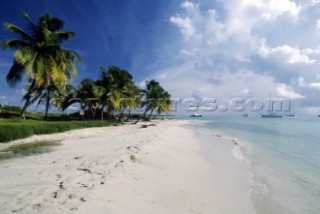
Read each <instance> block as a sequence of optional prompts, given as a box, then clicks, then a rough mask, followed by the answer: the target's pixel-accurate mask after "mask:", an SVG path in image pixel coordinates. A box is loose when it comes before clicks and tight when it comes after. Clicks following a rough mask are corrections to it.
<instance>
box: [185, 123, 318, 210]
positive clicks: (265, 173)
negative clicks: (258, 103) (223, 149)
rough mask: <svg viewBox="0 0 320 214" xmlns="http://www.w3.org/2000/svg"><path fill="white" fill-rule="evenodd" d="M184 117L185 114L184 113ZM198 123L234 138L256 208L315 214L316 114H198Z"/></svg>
mask: <svg viewBox="0 0 320 214" xmlns="http://www.w3.org/2000/svg"><path fill="white" fill-rule="evenodd" d="M188 119H189V118H188ZM197 119H199V118H197ZM201 120H203V121H206V123H200V124H198V126H204V127H207V128H210V129H212V130H214V131H215V132H219V133H222V134H224V135H228V136H230V137H232V138H236V139H237V142H238V143H239V144H240V145H241V148H239V149H238V150H237V149H234V150H232V153H233V154H234V155H235V156H236V157H237V158H239V159H241V158H246V160H247V161H248V164H250V168H251V171H252V174H251V176H250V178H249V182H250V185H251V197H252V201H253V204H254V206H255V209H256V211H257V213H263V214H278V213H281V214H282V213H290V214H291V213H293V214H296V213H297V214H298V213H299V214H300V213H308V214H313V213H314V214H315V213H319V210H320V203H319V201H320V118H317V117H315V118H311V117H290V118H289V117H288V118H287V117H285V118H269V119H268V118H260V117H203V118H201Z"/></svg>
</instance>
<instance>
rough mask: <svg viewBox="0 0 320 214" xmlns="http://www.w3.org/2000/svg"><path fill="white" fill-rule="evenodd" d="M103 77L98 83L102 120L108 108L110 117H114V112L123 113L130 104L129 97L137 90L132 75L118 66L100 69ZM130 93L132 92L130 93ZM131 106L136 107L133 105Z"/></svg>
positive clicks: (97, 92)
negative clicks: (104, 111)
mask: <svg viewBox="0 0 320 214" xmlns="http://www.w3.org/2000/svg"><path fill="white" fill-rule="evenodd" d="M100 70H101V75H100V78H99V79H98V80H97V81H96V85H97V87H96V89H95V91H96V94H97V95H98V96H99V98H100V104H101V119H103V110H104V108H105V107H107V114H108V116H109V117H110V116H112V113H113V112H114V111H121V110H122V109H123V108H125V107H127V106H128V105H129V104H130V103H129V97H130V98H132V97H131V96H133V95H132V93H133V90H136V89H135V88H134V87H133V86H134V82H133V77H132V75H131V74H130V73H129V72H127V71H126V70H123V69H121V68H119V67H116V66H111V67H110V68H108V69H106V68H104V67H102V66H101V67H100ZM129 91H130V92H129ZM130 105H131V106H134V105H133V104H132V103H131V104H130Z"/></svg>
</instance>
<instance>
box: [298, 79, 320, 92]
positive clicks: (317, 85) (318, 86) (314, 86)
mask: <svg viewBox="0 0 320 214" xmlns="http://www.w3.org/2000/svg"><path fill="white" fill-rule="evenodd" d="M298 84H299V86H300V87H305V88H311V89H317V90H320V82H306V81H305V80H304V78H303V77H299V78H298Z"/></svg>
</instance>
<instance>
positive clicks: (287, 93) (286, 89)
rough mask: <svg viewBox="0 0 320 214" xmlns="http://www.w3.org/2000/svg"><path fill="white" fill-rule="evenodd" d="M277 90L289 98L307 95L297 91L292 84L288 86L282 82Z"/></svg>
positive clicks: (293, 98) (299, 97)
mask: <svg viewBox="0 0 320 214" xmlns="http://www.w3.org/2000/svg"><path fill="white" fill-rule="evenodd" d="M277 92H278V94H279V95H280V96H282V97H285V98H289V99H291V100H295V99H301V98H305V96H303V95H301V94H299V93H296V92H295V91H294V90H293V89H292V88H291V87H290V86H287V85H285V84H280V85H279V86H278V87H277Z"/></svg>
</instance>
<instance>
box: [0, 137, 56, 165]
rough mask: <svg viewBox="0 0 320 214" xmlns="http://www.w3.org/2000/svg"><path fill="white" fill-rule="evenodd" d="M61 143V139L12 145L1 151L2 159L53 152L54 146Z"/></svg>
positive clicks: (0, 156)
mask: <svg viewBox="0 0 320 214" xmlns="http://www.w3.org/2000/svg"><path fill="white" fill-rule="evenodd" d="M59 145H61V144H60V142H59V141H50V142H46V141H41V142H36V143H28V144H21V145H14V146H10V147H9V148H7V149H5V150H3V151H0V161H1V160H7V159H13V158H19V157H25V156H30V155H39V154H42V153H48V152H52V151H54V147H56V146H59Z"/></svg>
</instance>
